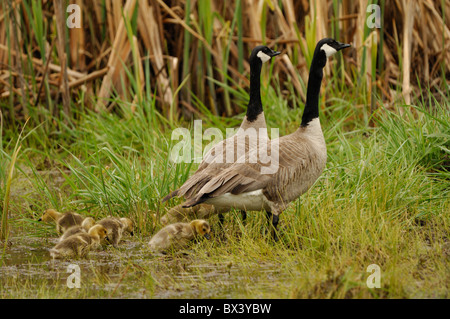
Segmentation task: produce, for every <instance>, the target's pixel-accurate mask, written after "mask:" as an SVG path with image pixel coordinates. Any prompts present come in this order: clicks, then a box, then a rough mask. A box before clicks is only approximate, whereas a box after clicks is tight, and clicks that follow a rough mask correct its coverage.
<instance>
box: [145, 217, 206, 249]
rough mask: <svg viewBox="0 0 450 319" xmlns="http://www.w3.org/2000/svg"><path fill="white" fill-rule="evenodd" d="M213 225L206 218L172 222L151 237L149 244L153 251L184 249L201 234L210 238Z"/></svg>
mask: <svg viewBox="0 0 450 319" xmlns="http://www.w3.org/2000/svg"><path fill="white" fill-rule="evenodd" d="M210 231H211V227H210V226H209V224H208V222H207V221H206V220H202V219H196V220H193V221H191V222H190V223H175V224H170V225H168V226H166V227H164V228H163V229H161V230H160V231H159V232H157V233H156V235H154V236H153V237H152V239H150V242H149V243H148V246H149V248H150V250H151V251H153V252H164V251H167V250H169V249H183V248H185V247H186V246H187V245H188V244H189V242H190V241H191V240H193V239H195V238H197V237H199V236H204V237H206V238H207V239H210V235H209V233H210Z"/></svg>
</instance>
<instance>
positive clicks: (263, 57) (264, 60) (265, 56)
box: [257, 51, 270, 63]
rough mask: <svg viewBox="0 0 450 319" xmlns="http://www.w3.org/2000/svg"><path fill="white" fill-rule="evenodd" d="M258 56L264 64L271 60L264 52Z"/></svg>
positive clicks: (260, 52)
mask: <svg viewBox="0 0 450 319" xmlns="http://www.w3.org/2000/svg"><path fill="white" fill-rule="evenodd" d="M257 56H258V58H260V59H261V61H262V63H264V62H267V61H269V60H270V56H268V55H267V54H265V53H264V52H262V51H259V52H258V54H257Z"/></svg>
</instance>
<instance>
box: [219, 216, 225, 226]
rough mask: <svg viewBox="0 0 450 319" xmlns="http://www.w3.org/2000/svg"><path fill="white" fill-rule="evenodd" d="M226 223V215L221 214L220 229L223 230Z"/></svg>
mask: <svg viewBox="0 0 450 319" xmlns="http://www.w3.org/2000/svg"><path fill="white" fill-rule="evenodd" d="M224 222H225V216H224V214H219V225H220V228H223V223H224Z"/></svg>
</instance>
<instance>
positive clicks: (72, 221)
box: [38, 209, 84, 234]
mask: <svg viewBox="0 0 450 319" xmlns="http://www.w3.org/2000/svg"><path fill="white" fill-rule="evenodd" d="M83 220H84V217H83V216H81V215H80V214H77V213H72V212H68V213H64V214H62V213H60V212H57V211H56V210H54V209H47V210H46V211H45V212H44V214H43V215H42V217H41V218H39V219H38V221H43V222H46V223H48V222H54V223H56V231H57V232H58V234H64V232H65V231H66V230H67V229H69V228H70V227H72V226H76V225H81V223H82V222H83Z"/></svg>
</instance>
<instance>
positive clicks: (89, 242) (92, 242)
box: [50, 225, 108, 259]
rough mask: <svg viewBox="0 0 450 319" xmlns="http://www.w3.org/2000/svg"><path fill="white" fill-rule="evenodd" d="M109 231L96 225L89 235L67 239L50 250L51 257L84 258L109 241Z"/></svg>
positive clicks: (82, 234)
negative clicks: (105, 241) (103, 242)
mask: <svg viewBox="0 0 450 319" xmlns="http://www.w3.org/2000/svg"><path fill="white" fill-rule="evenodd" d="M107 236H108V231H107V230H106V228H105V227H103V226H102V225H95V226H92V227H91V228H90V229H89V232H87V233H79V234H75V235H72V236H70V237H67V238H66V239H64V240H63V241H62V242H60V243H58V244H57V245H56V246H55V247H53V248H52V249H50V256H51V257H52V258H53V259H56V258H70V257H84V256H86V254H87V253H88V252H89V251H90V250H91V249H94V248H97V247H98V246H99V245H100V243H101V242H102V241H103V240H105V239H107V238H108V237H107Z"/></svg>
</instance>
